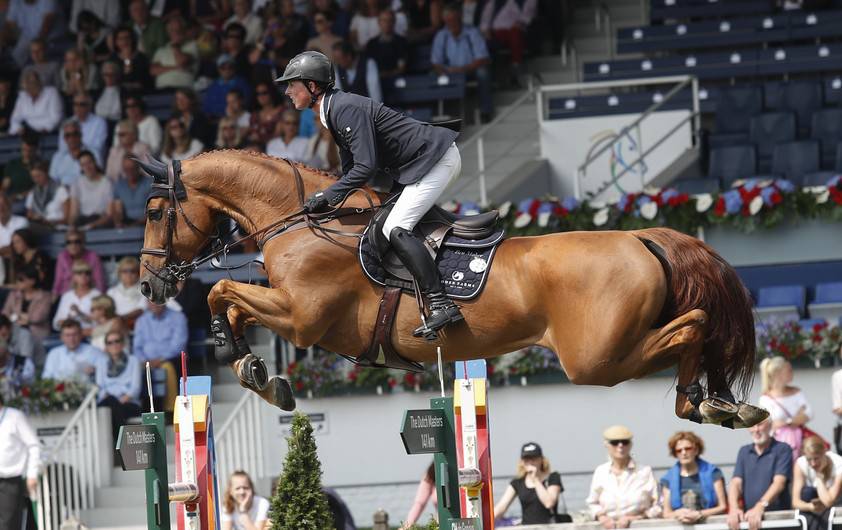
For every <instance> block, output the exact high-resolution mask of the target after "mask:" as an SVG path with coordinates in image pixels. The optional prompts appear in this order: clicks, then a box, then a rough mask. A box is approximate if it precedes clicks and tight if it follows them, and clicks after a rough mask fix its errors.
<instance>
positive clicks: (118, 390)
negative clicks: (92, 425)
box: [94, 330, 141, 440]
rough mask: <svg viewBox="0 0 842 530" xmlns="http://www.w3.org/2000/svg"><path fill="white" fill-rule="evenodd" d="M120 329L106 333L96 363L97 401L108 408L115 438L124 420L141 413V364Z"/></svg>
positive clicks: (99, 404)
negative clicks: (132, 353) (103, 352)
mask: <svg viewBox="0 0 842 530" xmlns="http://www.w3.org/2000/svg"><path fill="white" fill-rule="evenodd" d="M128 351H129V350H128V344H126V337H125V335H124V334H123V332H122V330H114V331H109V332H108V333H107V334H106V335H105V353H107V354H108V355H100V356H99V357H98V358H97V362H96V365H95V372H94V374H95V378H96V385H97V386H98V387H99V396H97V398H98V402H97V405H98V406H100V407H108V408H110V409H111V432H112V434H113V436H114V440H116V439H117V432H118V431H119V430H120V426H121V425H123V424H125V423H126V420H128V419H129V418H132V417H134V416H140V387H141V365H140V361H139V360H138V359H137V357H135V356H133V355H131V354H130V353H128Z"/></svg>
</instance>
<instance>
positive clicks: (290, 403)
mask: <svg viewBox="0 0 842 530" xmlns="http://www.w3.org/2000/svg"><path fill="white" fill-rule="evenodd" d="M258 394H259V395H260V397H262V398H263V399H265V400H266V402H267V403H269V404H271V405H274V406H276V407H278V408H279V409H281V410H285V411H288V412H291V411H293V410H295V396H293V395H292V387H291V386H289V381H287V380H286V379H284V378H283V377H280V376H277V375H273V376H272V377H271V378H269V381H268V383H267V384H266V386H265V387H264V389H263V390H261V391H260V392H258Z"/></svg>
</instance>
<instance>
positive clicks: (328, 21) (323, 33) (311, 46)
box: [307, 11, 342, 57]
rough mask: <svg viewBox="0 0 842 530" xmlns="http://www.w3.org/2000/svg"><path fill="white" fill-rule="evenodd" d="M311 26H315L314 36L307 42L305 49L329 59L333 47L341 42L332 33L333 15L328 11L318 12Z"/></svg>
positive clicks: (338, 37)
mask: <svg viewBox="0 0 842 530" xmlns="http://www.w3.org/2000/svg"><path fill="white" fill-rule="evenodd" d="M313 24H314V25H315V26H316V36H315V37H313V38H311V39H310V40H308V41H307V49H308V50H314V51H317V52H322V53H323V54H325V55H327V56H328V57H331V56H332V55H333V45H334V44H336V43H337V42H340V41H341V40H342V37H340V36H338V35H336V34H334V33H333V29H332V26H333V13H332V12H330V11H318V12H316V14H315V15H314V16H313Z"/></svg>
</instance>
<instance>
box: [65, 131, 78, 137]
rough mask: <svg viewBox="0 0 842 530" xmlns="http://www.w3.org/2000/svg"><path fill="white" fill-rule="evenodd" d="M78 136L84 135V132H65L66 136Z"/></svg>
mask: <svg viewBox="0 0 842 530" xmlns="http://www.w3.org/2000/svg"><path fill="white" fill-rule="evenodd" d="M76 136H82V133H80V132H76V131H74V132H66V133H64V137H65V138H75V137H76Z"/></svg>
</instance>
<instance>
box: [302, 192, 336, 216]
mask: <svg viewBox="0 0 842 530" xmlns="http://www.w3.org/2000/svg"><path fill="white" fill-rule="evenodd" d="M329 207H330V202H329V201H328V199H327V196H326V195H325V193H324V192H323V191H319V192H316V193H314V194H312V195H310V197H309V198H308V199H307V200H306V201H305V202H304V212H305V213H319V212H324V211H327V209H328V208H329Z"/></svg>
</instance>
